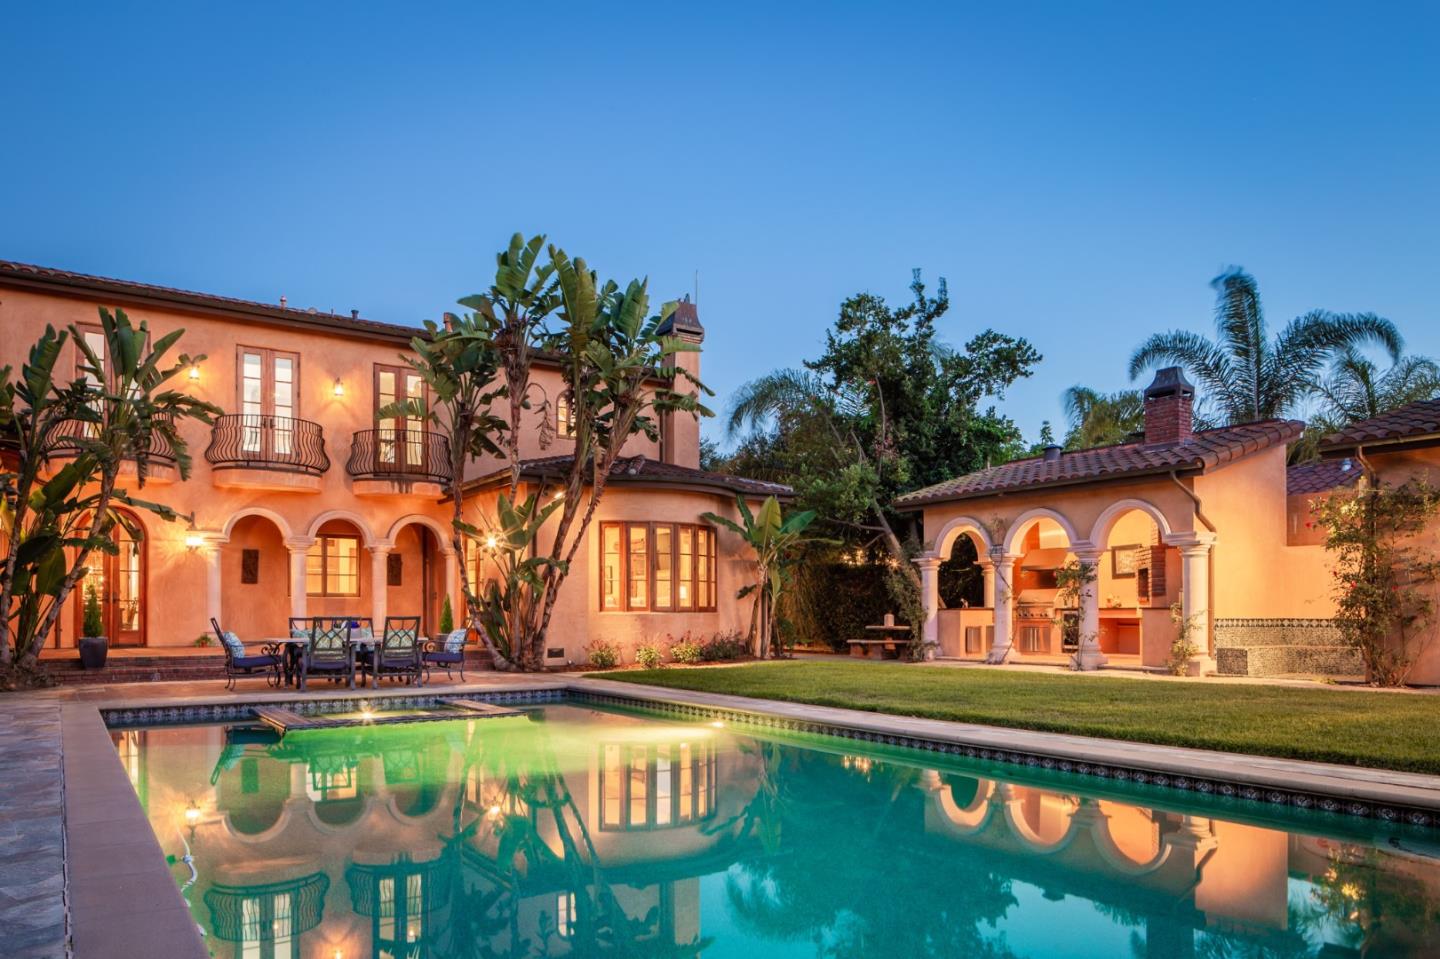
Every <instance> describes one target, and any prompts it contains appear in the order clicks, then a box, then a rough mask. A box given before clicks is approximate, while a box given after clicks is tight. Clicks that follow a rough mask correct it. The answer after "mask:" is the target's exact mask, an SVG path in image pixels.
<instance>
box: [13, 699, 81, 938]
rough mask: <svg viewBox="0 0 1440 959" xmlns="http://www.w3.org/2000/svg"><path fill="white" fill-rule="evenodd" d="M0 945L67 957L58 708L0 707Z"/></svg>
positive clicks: (14, 705) (43, 706)
mask: <svg viewBox="0 0 1440 959" xmlns="http://www.w3.org/2000/svg"><path fill="white" fill-rule="evenodd" d="M0 743H4V744H5V748H4V749H0V930H4V933H3V935H4V945H3V946H0V951H3V952H4V954H5V955H6V956H9V957H12V959H40V957H47V959H48V957H51V956H56V957H58V956H64V955H66V940H67V938H68V930H67V928H66V901H67V889H66V885H65V812H64V803H65V790H64V784H63V782H62V778H61V770H60V755H61V743H60V708H59V706H58V705H55V704H47V703H34V704H27V703H15V704H11V703H8V702H7V703H5V704H4V708H0Z"/></svg>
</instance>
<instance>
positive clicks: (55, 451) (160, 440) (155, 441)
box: [50, 420, 175, 466]
mask: <svg viewBox="0 0 1440 959" xmlns="http://www.w3.org/2000/svg"><path fill="white" fill-rule="evenodd" d="M99 429H100V427H99V424H97V423H87V422H85V421H84V420H65V421H64V422H63V423H61V424H60V425H59V426H57V427H56V428H55V432H54V433H52V434H51V436H52V439H51V444H50V453H51V455H52V456H74V455H75V454H76V453H77V452H79V451H80V444H79V442H78V440H80V439H81V438H83V437H86V436H94V435H95V434H96V433H97V432H98V431H99ZM148 453H149V457H150V459H152V460H157V461H160V462H162V463H164V464H165V465H167V466H174V465H175V448H174V447H173V446H171V445H170V441H169V440H168V439H166V438H165V437H163V436H161V435H160V434H159V433H151V434H150V445H149V450H148Z"/></svg>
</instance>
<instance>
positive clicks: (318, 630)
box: [300, 619, 355, 690]
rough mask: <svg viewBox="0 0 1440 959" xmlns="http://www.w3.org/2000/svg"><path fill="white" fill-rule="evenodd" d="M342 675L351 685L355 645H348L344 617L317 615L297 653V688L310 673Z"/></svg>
mask: <svg viewBox="0 0 1440 959" xmlns="http://www.w3.org/2000/svg"><path fill="white" fill-rule="evenodd" d="M312 674H313V675H319V676H328V677H329V678H330V679H331V680H333V681H336V682H338V681H339V680H341V679H344V680H346V681H347V683H348V684H349V687H350V688H351V689H354V688H355V647H354V646H351V645H350V621H349V620H348V619H317V620H315V621H314V623H313V624H312V626H311V629H310V642H309V644H308V645H307V646H305V651H304V653H303V654H302V655H301V657H300V688H301V689H302V690H304V689H305V686H306V682H307V680H308V679H309V678H310V676H311V675H312Z"/></svg>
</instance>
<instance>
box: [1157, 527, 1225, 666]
mask: <svg viewBox="0 0 1440 959" xmlns="http://www.w3.org/2000/svg"><path fill="white" fill-rule="evenodd" d="M1167 542H1168V543H1169V544H1170V545H1171V546H1175V547H1177V548H1178V549H1179V550H1180V569H1181V587H1180V615H1181V617H1182V618H1183V619H1184V622H1185V624H1186V625H1187V626H1188V629H1189V632H1190V641H1191V642H1192V643H1194V644H1195V645H1196V646H1198V647H1200V651H1199V653H1197V654H1196V655H1195V656H1192V657H1191V658H1190V675H1192V676H1203V675H1205V674H1206V673H1213V672H1214V671H1215V658H1214V656H1212V655H1211V652H1210V547H1211V545H1212V544H1213V543H1214V542H1215V537H1214V535H1213V534H1204V533H1190V534H1183V535H1181V536H1177V537H1174V538H1172V539H1169V540H1167Z"/></svg>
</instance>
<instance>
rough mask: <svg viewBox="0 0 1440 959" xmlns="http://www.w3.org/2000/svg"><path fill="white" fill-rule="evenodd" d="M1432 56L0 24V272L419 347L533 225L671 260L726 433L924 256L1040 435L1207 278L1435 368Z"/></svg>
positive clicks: (1190, 31)
mask: <svg viewBox="0 0 1440 959" xmlns="http://www.w3.org/2000/svg"><path fill="white" fill-rule="evenodd" d="M1437 51H1440V5H1436V4H1433V3H1415V4H1403V3H1396V4H1354V3H1348V4H1338V3H1337V4H1331V3H1316V2H1303V3H1293V4H1280V3H1238V4H1234V5H1229V4H1223V3H1206V4H1179V3H1160V4H1157V3H1133V4H1122V3H1075V2H1064V3H1050V4H1046V3H987V4H978V3H976V4H961V3H949V4H934V5H929V4H906V3H885V4H880V3H874V4H855V3H816V4H798V3H797V4H774V3H769V4H755V5H750V4H745V3H726V4H691V3H673V2H672V3H666V4H660V5H650V4H640V3H614V4H608V5H602V4H577V5H574V6H570V5H567V4H563V3H550V4H514V3H512V4H504V5H498V4H497V5H490V4H480V3H465V4H456V5H454V6H448V7H447V6H442V5H439V4H428V3H425V4H393V5H369V4H343V5H342V4H336V5H333V6H325V5H321V4H318V3H263V2H261V3H247V4H217V3H181V4H175V5H173V6H169V5H165V4H161V3H145V4H133V5H132V4H119V3H106V4H93V5H92V4H83V3H73V4H72V3H31V4H12V5H11V6H10V7H9V9H8V10H7V11H6V14H5V17H4V27H3V29H0V90H3V96H4V104H5V106H4V114H3V119H0V184H3V185H0V258H5V259H14V260H22V261H27V262H33V263H39V264H43V265H47V266H56V267H61V268H66V269H72V270H79V271H83V272H91V273H98V274H102V275H108V276H116V277H122V278H127V279H135V280H141V281H147V282H154V283H161V284H167V285H173V286H179V287H185V288H189V289H195V290H202V291H207V292H215V293H223V294H228V295H233V296H241V297H248V298H254V299H257V300H266V301H275V300H278V298H279V297H280V296H281V295H282V294H284V295H285V296H286V297H288V300H289V302H290V304H292V305H296V306H302V307H308V306H315V307H318V308H321V309H334V310H337V311H348V310H349V309H351V308H358V309H359V310H360V311H361V313H362V314H363V315H365V316H369V317H373V318H375V319H382V320H390V321H396V322H418V321H419V320H421V319H422V318H424V317H434V316H437V315H438V314H439V313H440V312H441V311H442V310H444V309H446V308H448V307H449V306H450V305H451V304H452V303H453V301H454V300H455V299H456V298H457V297H459V296H461V295H464V294H467V293H471V292H475V291H478V290H480V289H481V288H483V287H484V286H485V285H486V284H487V282H488V279H489V277H490V275H491V274H492V270H493V254H494V252H495V250H497V249H498V248H500V247H501V246H503V245H504V243H505V242H506V241H507V239H508V237H509V236H510V234H511V233H512V232H514V231H516V230H521V231H525V232H527V233H533V232H546V233H548V234H549V235H550V237H551V238H552V239H554V240H555V241H558V242H559V243H561V244H562V245H563V246H565V247H566V249H567V250H569V251H570V252H571V253H572V254H580V255H583V256H585V257H586V258H588V259H589V260H590V261H591V263H592V265H594V266H595V267H597V268H598V269H599V270H600V271H601V272H602V273H605V274H607V275H612V276H616V277H619V278H621V279H625V278H628V277H630V276H634V275H648V276H649V277H650V281H651V284H652V292H653V294H654V296H655V300H656V302H657V304H658V302H659V301H660V300H662V299H668V298H673V297H676V296H679V295H682V294H684V293H692V294H693V293H694V291H695V286H696V275H697V273H698V276H699V304H700V314H701V319H702V320H703V322H704V323H705V325H706V327H707V329H708V339H707V342H706V359H705V378H706V380H707V381H708V382H709V383H710V385H711V386H712V387H713V388H714V389H716V391H717V392H718V393H719V394H720V396H719V402H718V403H717V405H718V406H721V407H723V404H724V399H725V397H726V396H727V394H728V393H729V392H730V391H731V390H733V389H734V387H735V386H737V385H738V384H739V383H741V382H743V381H745V380H746V379H748V378H750V377H751V376H753V375H755V374H758V373H761V372H763V371H766V370H769V369H771V368H774V367H778V366H787V365H795V364H798V363H799V362H800V361H801V360H802V359H803V358H806V357H811V356H814V355H815V354H816V353H817V352H818V349H819V343H820V341H821V337H822V334H823V331H824V330H825V328H826V327H827V325H828V324H829V323H830V322H831V321H832V320H833V318H834V316H835V312H836V307H837V305H838V304H839V302H840V301H841V300H842V299H843V298H844V297H845V296H846V295H848V294H850V293H853V292H856V291H859V290H870V291H873V292H876V293H880V294H883V295H885V296H887V297H889V298H891V299H892V300H902V299H903V298H904V297H905V296H906V295H907V294H906V285H907V283H908V281H909V277H910V270H911V269H912V268H913V267H920V268H922V269H923V270H924V271H925V275H926V277H927V278H929V279H930V280H931V281H932V282H933V280H934V279H936V278H938V277H940V276H944V277H946V278H947V279H948V281H949V285H950V292H951V298H952V304H953V305H952V308H951V311H950V314H949V316H948V317H947V318H946V320H945V323H944V326H943V330H942V332H943V335H944V336H945V337H946V338H947V339H948V340H950V341H951V342H953V343H956V344H959V343H963V342H964V341H965V339H967V338H968V337H969V336H970V335H972V334H973V333H974V332H976V331H977V330H980V329H982V328H984V327H987V326H988V327H994V328H996V329H999V330H1002V331H1005V332H1008V333H1012V334H1017V335H1022V336H1025V337H1028V338H1029V339H1030V340H1032V341H1033V342H1034V343H1035V345H1036V346H1037V347H1038V348H1039V350H1040V351H1041V352H1042V353H1043V354H1044V357H1045V359H1044V362H1043V363H1042V364H1041V365H1040V367H1039V369H1038V371H1037V374H1036V375H1035V376H1034V377H1033V378H1032V379H1030V380H1029V381H1027V382H1025V383H1023V384H1022V385H1021V386H1019V387H1017V388H1016V389H1014V390H1013V391H1012V392H1011V393H1010V395H1009V396H1008V397H1007V398H1006V400H1005V403H1004V408H1005V410H1006V411H1007V412H1009V413H1010V414H1011V415H1012V416H1013V417H1014V418H1015V420H1016V421H1017V422H1018V423H1019V425H1020V426H1021V428H1022V429H1023V430H1024V432H1025V434H1026V436H1027V437H1028V438H1033V437H1034V436H1035V434H1036V432H1037V431H1038V429H1039V427H1040V424H1041V422H1042V421H1043V420H1046V419H1050V420H1054V421H1056V422H1057V427H1058V426H1059V425H1060V424H1059V421H1060V420H1061V419H1062V415H1061V411H1060V403H1059V395H1060V393H1061V391H1062V390H1063V389H1064V388H1065V387H1066V386H1069V385H1071V384H1074V383H1085V384H1087V385H1091V386H1095V387H1097V388H1101V389H1106V390H1110V389H1117V388H1120V387H1122V386H1125V385H1126V384H1127V382H1128V381H1127V378H1126V373H1125V361H1126V359H1127V357H1128V354H1129V351H1130V350H1131V349H1132V348H1133V347H1134V346H1135V344H1136V343H1137V342H1139V340H1140V339H1141V338H1142V337H1143V336H1144V335H1146V334H1148V333H1149V332H1151V331H1155V330H1162V329H1169V328H1173V327H1189V328H1192V329H1198V330H1204V331H1207V332H1208V331H1209V330H1210V328H1211V326H1210V324H1211V309H1212V304H1213V297H1212V293H1211V291H1210V289H1209V287H1208V285H1207V284H1208V281H1209V280H1210V279H1211V277H1213V276H1214V275H1215V274H1216V273H1217V272H1219V271H1220V270H1221V269H1223V268H1224V267H1226V266H1227V265H1229V264H1240V265H1243V266H1244V267H1246V268H1247V269H1249V270H1250V271H1251V272H1253V273H1255V274H1256V276H1257V278H1258V279H1259V282H1260V287H1261V292H1262V294H1263V296H1264V298H1265V305H1266V307H1267V310H1268V313H1269V316H1270V318H1271V320H1272V322H1273V323H1274V324H1275V325H1277V326H1278V325H1280V324H1282V323H1283V322H1284V321H1286V320H1288V319H1289V318H1290V317H1292V316H1294V315H1295V314H1297V313H1300V312H1303V311H1305V310H1308V309H1311V308H1315V307H1325V308H1329V309H1334V310H1372V311H1375V312H1378V313H1380V314H1382V315H1385V316H1388V317H1390V318H1391V319H1393V320H1395V321H1396V322H1397V323H1398V324H1399V325H1400V327H1401V329H1402V330H1403V331H1404V333H1405V334H1406V336H1407V337H1408V341H1409V346H1410V348H1411V349H1412V350H1414V351H1416V352H1421V353H1428V354H1431V355H1440V269H1437V265H1440V264H1437V253H1440V239H1437V229H1440V156H1437V154H1440V150H1437V148H1440V53H1437ZM1142 385H1143V384H1142ZM706 430H707V433H708V434H709V435H711V436H715V437H716V438H720V436H721V433H720V430H719V428H718V427H717V426H716V424H715V423H714V422H713V421H712V422H711V423H709V424H707V426H706Z"/></svg>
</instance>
